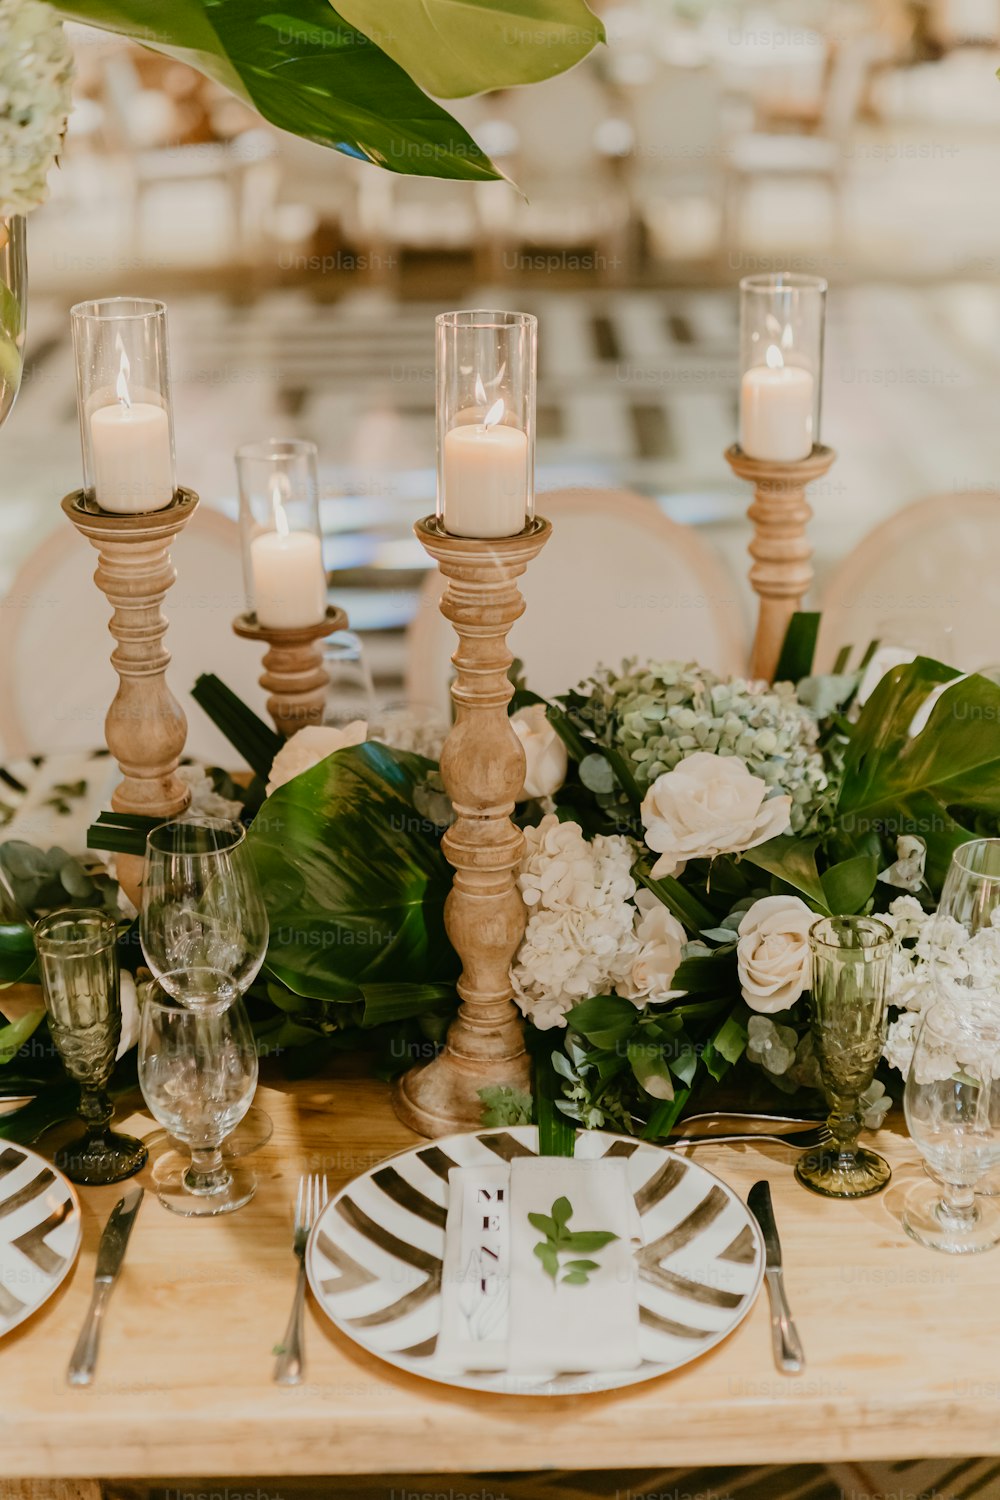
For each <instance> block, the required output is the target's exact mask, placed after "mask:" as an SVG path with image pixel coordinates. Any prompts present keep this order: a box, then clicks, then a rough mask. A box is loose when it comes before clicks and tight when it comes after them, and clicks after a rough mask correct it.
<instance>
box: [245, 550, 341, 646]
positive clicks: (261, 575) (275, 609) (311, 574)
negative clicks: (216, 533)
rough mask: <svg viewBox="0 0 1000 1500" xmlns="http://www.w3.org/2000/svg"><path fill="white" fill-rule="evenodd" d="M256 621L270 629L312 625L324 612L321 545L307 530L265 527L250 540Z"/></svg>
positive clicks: (324, 593) (324, 594)
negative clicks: (277, 529) (283, 531)
mask: <svg viewBox="0 0 1000 1500" xmlns="http://www.w3.org/2000/svg"><path fill="white" fill-rule="evenodd" d="M250 565H251V567H252V569H253V593H254V606H255V608H256V612H257V622H258V624H260V625H263V626H265V627H266V628H268V629H272V630H279V629H282V630H294V629H297V628H299V627H301V626H304V625H316V624H318V623H319V621H320V620H322V619H323V617H324V615H325V614H326V573H325V572H324V570H323V549H322V545H321V543H320V539H319V537H318V536H314V535H313V534H312V532H311V531H288V532H285V533H284V534H282V532H280V531H265V532H263V533H262V535H260V536H256V537H254V539H253V541H252V542H251V543H250Z"/></svg>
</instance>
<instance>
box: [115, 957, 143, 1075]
mask: <svg viewBox="0 0 1000 1500" xmlns="http://www.w3.org/2000/svg"><path fill="white" fill-rule="evenodd" d="M118 993H119V996H120V999H121V1007H122V1035H121V1041H120V1042H119V1043H118V1051H117V1052H116V1053H115V1062H117V1061H118V1059H119V1058H121V1057H124V1056H125V1054H126V1052H127V1051H128V1050H129V1048H130V1047H134V1046H135V1044H136V1042H137V1041H138V1040H139V997H138V995H137V994H136V990H135V980H134V979H133V978H132V975H131V974H130V973H129V971H128V970H127V969H122V971H121V973H120V975H119V976H118Z"/></svg>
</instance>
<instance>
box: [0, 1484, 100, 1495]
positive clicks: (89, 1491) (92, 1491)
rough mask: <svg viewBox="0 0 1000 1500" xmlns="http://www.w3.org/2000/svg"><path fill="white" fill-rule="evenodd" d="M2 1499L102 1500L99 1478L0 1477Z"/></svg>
mask: <svg viewBox="0 0 1000 1500" xmlns="http://www.w3.org/2000/svg"><path fill="white" fill-rule="evenodd" d="M0 1500H101V1484H100V1480H98V1479H0Z"/></svg>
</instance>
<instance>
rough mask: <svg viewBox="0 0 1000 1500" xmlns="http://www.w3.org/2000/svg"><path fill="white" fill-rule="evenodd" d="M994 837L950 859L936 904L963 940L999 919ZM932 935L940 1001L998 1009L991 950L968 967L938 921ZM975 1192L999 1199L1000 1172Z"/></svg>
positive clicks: (999, 980) (999, 859)
mask: <svg viewBox="0 0 1000 1500" xmlns="http://www.w3.org/2000/svg"><path fill="white" fill-rule="evenodd" d="M998 913H1000V838H993V839H971V840H970V841H969V842H968V843H966V844H961V845H959V847H958V848H957V849H956V850H955V852H954V854H953V855H952V857H951V865H950V867H949V869H948V874H947V875H946V877H945V882H944V887H943V889H942V891H941V900H940V903H939V904H938V911H937V914H938V918H951V920H952V921H953V922H957V923H958V925H959V927H961V928H962V929H963V930H964V932H965V935H966V936H967V937H968V938H975V937H976V936H977V935H978V934H979V933H980V932H984V931H989V930H990V929H991V928H992V927H993V926H994V921H995V919H996V920H1000V916H997V914H998ZM934 937H935V951H934V959H933V964H932V974H933V980H934V988H935V990H936V992H937V995H938V997H939V998H940V999H942V1000H948V1001H950V1002H951V1003H952V1004H954V1005H956V1006H958V1007H959V1008H961V1007H963V1006H965V1005H967V1004H973V1003H977V1004H993V1005H995V1006H997V1007H998V1008H1000V966H998V965H997V964H996V962H995V956H994V954H993V952H992V950H988V951H986V952H985V953H984V955H983V957H984V960H985V961H983V962H977V963H973V964H970V963H969V962H968V957H967V956H966V957H963V956H962V955H961V954H960V953H956V951H955V947H954V941H953V934H952V933H950V932H948V931H947V929H946V926H945V923H944V922H941V923H940V925H939V927H938V929H937V931H936V932H935V934H934ZM977 1192H980V1193H985V1194H987V1195H989V1196H991V1197H993V1196H998V1195H1000V1172H994V1173H993V1174H992V1175H991V1176H986V1177H983V1178H981V1179H980V1182H979V1186H978V1188H977Z"/></svg>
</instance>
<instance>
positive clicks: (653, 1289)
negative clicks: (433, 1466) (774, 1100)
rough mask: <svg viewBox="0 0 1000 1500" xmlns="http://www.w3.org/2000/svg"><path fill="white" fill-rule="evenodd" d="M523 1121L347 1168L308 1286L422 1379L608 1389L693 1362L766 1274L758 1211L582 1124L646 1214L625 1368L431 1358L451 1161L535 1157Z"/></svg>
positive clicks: (644, 1148)
mask: <svg viewBox="0 0 1000 1500" xmlns="http://www.w3.org/2000/svg"><path fill="white" fill-rule="evenodd" d="M537 1151H538V1132H537V1130H536V1128H535V1127H534V1126H533V1125H518V1126H514V1127H511V1128H509V1129H506V1130H480V1131H476V1132H475V1133H470V1134H468V1135H454V1136H448V1137H446V1138H445V1139H444V1140H440V1141H434V1142H432V1143H431V1144H429V1145H425V1146H416V1147H414V1148H413V1149H411V1150H409V1151H403V1152H401V1153H400V1154H399V1155H398V1156H393V1157H390V1158H389V1159H388V1160H387V1161H384V1162H381V1163H380V1164H379V1165H378V1166H377V1167H373V1168H372V1169H371V1170H370V1171H368V1172H365V1173H363V1174H362V1175H361V1176H360V1177H356V1178H355V1179H354V1181H353V1182H350V1183H348V1185H347V1186H346V1187H345V1188H342V1189H341V1191H340V1192H339V1193H338V1194H337V1196H336V1197H335V1198H332V1199H331V1200H330V1202H329V1203H328V1204H327V1206H326V1208H325V1209H324V1210H323V1212H322V1214H321V1215H320V1217H319V1219H318V1220H317V1222H316V1224H315V1226H314V1228H313V1232H312V1235H311V1237H310V1240H309V1246H308V1249H307V1251H306V1269H307V1272H308V1275H309V1284H310V1286H311V1287H312V1289H313V1292H314V1294H315V1296H316V1299H317V1301H318V1302H319V1305H320V1307H322V1309H323V1311H324V1312H325V1313H326V1315H327V1316H328V1317H329V1318H330V1320H331V1321H332V1322H333V1323H334V1324H335V1325H336V1326H337V1327H338V1328H339V1329H340V1330H341V1331H342V1332H343V1333H345V1334H347V1336H348V1338H350V1339H353V1340H354V1342H355V1343H357V1344H360V1345H361V1347H362V1348H364V1349H367V1350H368V1351H369V1352H370V1353H372V1354H377V1355H378V1356H379V1358H380V1359H384V1360H387V1361H388V1362H389V1363H390V1364H393V1365H396V1366H398V1368H399V1369H401V1370H407V1371H409V1373H410V1374H412V1375H421V1376H423V1377H424V1379H426V1380H435V1381H439V1382H440V1383H441V1384H443V1385H453V1386H459V1387H461V1388H462V1389H465V1390H475V1391H494V1392H497V1393H500V1394H504V1395H539V1396H565V1395H576V1394H580V1393H583V1392H590V1391H607V1390H616V1389H617V1388H618V1387H619V1386H624V1385H632V1384H634V1383H635V1382H637V1381H640V1380H650V1379H652V1378H653V1377H654V1376H656V1375H663V1374H665V1373H666V1372H667V1371H669V1370H677V1369H680V1367H681V1366H682V1365H686V1364H688V1363H689V1362H690V1361H691V1360H693V1359H697V1358H698V1357H699V1356H700V1355H702V1354H704V1353H705V1351H706V1350H707V1349H711V1348H712V1347H713V1346H714V1345H715V1344H717V1343H719V1341H720V1340H721V1339H724V1338H725V1337H726V1335H727V1334H729V1333H732V1331H733V1329H734V1328H735V1327H736V1326H737V1324H738V1323H740V1322H741V1321H742V1319H743V1318H744V1317H745V1316H746V1314H747V1313H748V1312H749V1310H750V1308H751V1307H752V1305H753V1302H754V1298H755V1297H756V1296H757V1293H758V1292H759V1291H760V1285H761V1281H762V1280H763V1276H764V1246H763V1243H762V1240H761V1236H760V1231H759V1230H758V1228H757V1224H756V1221H755V1220H754V1219H753V1217H752V1215H751V1214H750V1212H749V1210H748V1209H747V1208H746V1206H745V1205H744V1204H743V1203H742V1202H741V1200H740V1199H739V1198H738V1197H737V1196H736V1194H735V1193H734V1192H733V1190H732V1188H730V1187H727V1186H726V1184H725V1183H724V1182H721V1181H720V1180H719V1178H718V1177H716V1176H714V1175H713V1173H711V1172H707V1171H706V1170H705V1169H704V1167H699V1166H697V1165H696V1164H695V1163H694V1162H691V1161H686V1160H685V1159H684V1158H683V1157H681V1156H678V1155H675V1154H674V1153H673V1152H671V1151H666V1150H664V1149H663V1147H661V1146H654V1145H652V1144H651V1143H649V1142H647V1141H636V1140H632V1139H630V1138H629V1137H626V1136H615V1135H607V1134H605V1133H604V1132H603V1131H596V1130H589V1131H583V1132H581V1133H580V1134H578V1136H577V1141H576V1155H577V1156H578V1157H581V1158H587V1159H594V1158H597V1157H602V1156H605V1155H608V1156H617V1157H624V1158H625V1159H626V1160H627V1162H628V1174H629V1183H630V1186H631V1187H632V1190H633V1192H634V1193H635V1199H636V1204H637V1205H638V1208H639V1212H640V1214H641V1217H642V1228H643V1241H644V1243H643V1245H642V1246H641V1247H637V1249H636V1252H635V1254H636V1260H637V1261H638V1263H639V1315H640V1326H639V1346H640V1353H641V1355H642V1363H641V1364H640V1365H639V1366H638V1367H637V1368H636V1369H633V1370H616V1371H601V1372H600V1373H599V1374H581V1373H578V1372H577V1373H572V1374H570V1373H560V1372H557V1371H553V1372H552V1374H551V1375H537V1376H518V1375H509V1374H505V1373H500V1374H484V1373H480V1374H466V1373H456V1372H455V1371H454V1369H453V1368H450V1367H447V1366H445V1365H443V1364H442V1363H441V1361H440V1360H439V1358H438V1356H437V1352H436V1346H437V1336H438V1332H439V1330H440V1325H441V1296H440V1286H441V1263H442V1258H443V1255H444V1238H445V1235H444V1226H445V1215H446V1210H447V1203H448V1169H449V1167H452V1166H477V1165H479V1164H480V1163H485V1162H496V1160H497V1157H500V1158H502V1159H505V1160H509V1159H510V1157H512V1156H514V1155H525V1154H531V1155H535V1154H537Z"/></svg>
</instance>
